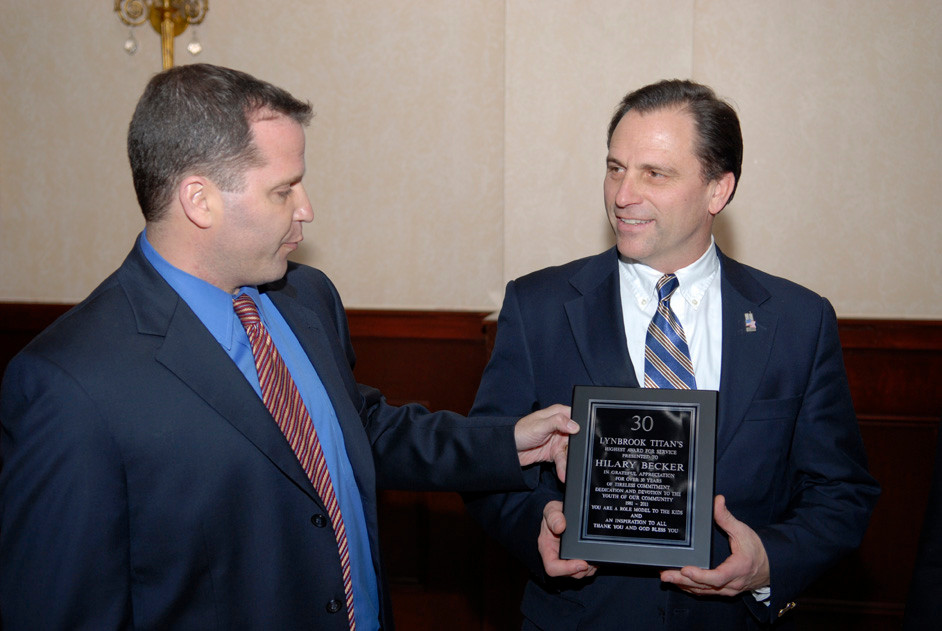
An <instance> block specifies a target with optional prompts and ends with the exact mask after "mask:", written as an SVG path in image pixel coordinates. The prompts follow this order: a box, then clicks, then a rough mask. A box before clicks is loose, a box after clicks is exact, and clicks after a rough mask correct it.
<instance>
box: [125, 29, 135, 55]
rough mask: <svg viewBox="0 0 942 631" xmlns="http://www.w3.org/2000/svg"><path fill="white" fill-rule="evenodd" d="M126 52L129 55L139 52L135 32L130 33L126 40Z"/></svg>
mask: <svg viewBox="0 0 942 631" xmlns="http://www.w3.org/2000/svg"><path fill="white" fill-rule="evenodd" d="M124 52H126V53H127V54H129V55H133V54H134V53H136V52H137V40H136V39H134V31H128V38H127V39H126V40H124Z"/></svg>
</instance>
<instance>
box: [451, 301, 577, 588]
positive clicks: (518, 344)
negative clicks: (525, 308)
mask: <svg viewBox="0 0 942 631" xmlns="http://www.w3.org/2000/svg"><path fill="white" fill-rule="evenodd" d="M552 403H566V404H567V405H568V404H569V402H568V401H565V402H564V401H558V402H557V401H541V400H540V398H539V395H538V392H537V384H536V380H535V376H534V371H533V360H532V357H531V354H530V348H529V345H528V343H527V335H526V330H525V323H524V319H523V318H522V317H521V313H520V307H519V302H518V300H517V292H516V284H515V283H514V282H510V283H509V284H508V285H507V290H506V293H505V296H504V304H503V306H502V307H501V310H500V317H499V319H498V325H497V338H496V340H495V342H494V350H493V352H492V354H491V359H490V361H489V362H488V365H487V368H486V369H485V371H484V375H483V377H482V378H481V385H480V387H479V388H478V393H477V397H476V398H475V401H474V407H473V409H472V410H471V416H472V417H475V418H478V417H480V418H485V417H487V416H490V415H499V414H505V415H517V416H519V415H524V414H528V413H530V412H532V411H534V410H537V409H539V408H542V407H546V406H548V405H551V404H552ZM531 469H532V470H533V471H532V472H529V473H530V474H531V475H537V474H538V475H539V484H538V485H537V487H536V488H535V489H534V490H533V491H530V492H515V493H502V494H489V495H485V494H473V495H471V494H468V495H466V496H465V502H466V506H467V508H468V511H469V512H470V513H471V515H472V516H473V517H474V518H475V519H476V520H477V521H478V522H479V523H480V524H481V526H482V527H483V528H484V530H485V531H486V532H487V533H488V534H490V535H491V536H492V537H494V538H495V539H497V541H499V542H500V543H502V544H503V545H504V546H505V547H506V548H507V549H508V550H511V551H513V553H514V554H516V555H517V556H518V558H520V560H521V561H523V562H524V564H525V565H526V567H527V569H529V570H530V572H531V574H533V575H534V576H536V577H543V576H544V573H543V561H542V559H541V558H540V554H539V551H538V550H537V537H538V536H539V533H540V524H541V522H542V518H543V509H544V507H545V506H546V504H547V503H548V502H550V501H553V500H560V501H561V500H562V499H563V491H562V487H561V485H560V484H559V483H558V482H557V478H556V473H555V470H554V469H553V468H552V467H551V466H549V465H545V464H541V465H534V466H533V467H531Z"/></svg>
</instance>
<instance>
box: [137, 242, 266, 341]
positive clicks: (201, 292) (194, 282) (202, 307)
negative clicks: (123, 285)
mask: <svg viewBox="0 0 942 631" xmlns="http://www.w3.org/2000/svg"><path fill="white" fill-rule="evenodd" d="M141 250H143V252H144V256H145V257H146V258H147V260H148V261H149V262H150V264H151V265H153V266H154V269H156V270H157V273H158V274H160V275H161V276H162V277H163V279H164V280H166V281H167V283H168V284H169V285H170V286H171V287H172V288H173V290H174V291H175V292H177V294H178V295H179V296H180V298H182V299H183V301H184V302H185V303H186V304H187V306H188V307H190V309H191V310H192V311H193V313H195V314H196V317H198V318H199V319H200V322H202V323H203V326H205V327H206V328H207V329H208V330H209V332H210V333H211V334H212V336H213V337H214V338H216V340H217V341H218V342H219V343H220V344H221V345H222V347H223V348H225V349H226V350H227V351H228V350H229V349H231V348H232V345H233V343H234V340H235V337H234V336H233V332H234V331H235V327H236V326H238V325H239V324H240V323H239V320H238V318H237V317H236V315H235V311H234V310H233V308H232V299H233V298H235V297H237V296H238V295H239V294H243V293H245V294H248V295H249V296H251V297H252V300H254V301H255V304H256V305H259V313H262V310H261V306H260V302H261V301H260V300H259V293H258V289H256V288H255V287H242V288H240V289H239V291H237V292H236V293H235V294H233V295H230V294H229V293H228V292H226V291H223V290H222V289H219V288H218V287H216V286H215V285H212V284H210V283H208V282H206V281H205V280H203V279H201V278H197V277H196V276H193V275H192V274H188V273H187V272H184V271H183V270H181V269H180V268H178V267H174V266H173V265H172V264H171V263H169V262H168V261H167V259H165V258H164V257H162V256H161V255H160V253H159V252H157V250H155V249H154V246H152V245H151V244H150V242H149V241H148V240H147V231H146V230H145V231H144V233H143V234H142V235H141Z"/></svg>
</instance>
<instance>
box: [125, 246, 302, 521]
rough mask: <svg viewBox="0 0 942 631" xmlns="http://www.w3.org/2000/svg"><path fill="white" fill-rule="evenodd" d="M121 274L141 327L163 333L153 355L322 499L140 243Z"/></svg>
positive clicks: (258, 402) (251, 394)
mask: <svg viewBox="0 0 942 631" xmlns="http://www.w3.org/2000/svg"><path fill="white" fill-rule="evenodd" d="M119 275H120V277H121V282H122V286H123V287H124V289H125V292H126V294H127V296H128V301H129V303H130V304H131V307H132V308H133V309H134V312H135V317H136V318H137V324H138V331H139V332H140V333H141V334H143V335H157V336H162V337H163V338H164V340H163V343H162V344H161V345H160V347H159V348H158V349H157V351H156V353H155V359H156V360H157V361H158V362H160V363H161V364H163V365H164V366H165V367H166V368H167V369H168V370H170V371H171V372H172V373H173V374H175V375H176V376H177V377H178V378H179V379H180V381H181V382H182V383H183V384H184V385H185V386H186V387H188V388H190V389H191V390H192V391H193V392H195V393H196V394H197V395H198V396H199V397H200V398H201V399H203V400H204V401H205V402H206V403H207V404H208V405H210V406H211V407H212V408H213V409H214V410H216V412H218V413H219V414H220V415H221V416H222V417H223V418H225V419H226V420H227V421H228V422H229V423H230V424H231V425H232V426H233V427H235V429H236V430H238V431H239V432H240V433H241V434H242V435H243V436H245V437H246V439H248V440H249V441H250V442H251V443H252V444H253V445H255V446H256V447H257V448H258V449H259V451H261V452H262V453H263V454H264V455H265V456H266V457H267V458H268V459H269V460H270V461H271V462H272V463H273V464H274V465H275V466H277V467H278V468H279V469H280V470H281V471H282V472H283V473H284V474H285V475H286V476H287V477H288V478H290V479H291V480H292V481H293V482H294V483H295V484H296V485H297V486H298V488H300V489H301V490H302V491H304V492H305V493H306V494H307V495H309V496H310V497H311V498H313V499H314V500H315V501H317V502H318V503H320V498H318V497H317V494H316V493H315V492H314V487H313V486H312V485H311V482H310V480H308V478H307V475H306V474H305V473H304V470H303V469H302V468H301V465H300V464H299V463H298V460H297V457H296V456H295V454H294V451H292V449H291V446H290V445H289V444H288V442H287V440H285V437H284V434H282V433H281V430H280V429H279V428H278V425H277V424H276V423H275V422H274V420H273V419H272V417H271V413H269V411H268V409H267V408H266V407H265V404H264V403H263V402H262V400H261V399H259V397H258V395H257V394H255V390H254V389H253V388H252V386H251V385H249V383H248V381H247V380H246V379H245V376H244V375H243V374H242V372H241V371H240V370H239V369H238V367H237V366H236V365H235V363H233V361H232V360H231V359H230V358H229V356H228V355H227V354H226V352H225V351H224V350H223V349H222V347H220V346H219V343H218V342H217V341H216V340H215V339H214V338H213V336H212V335H211V334H210V333H209V331H207V330H206V327H204V326H203V323H202V322H200V320H199V318H197V317H196V314H194V313H193V311H192V310H191V309H190V308H189V307H188V306H187V305H186V303H185V302H184V301H183V300H182V299H181V298H180V297H179V296H178V295H177V293H176V292H175V291H173V289H172V288H171V287H170V285H168V284H167V282H166V281H165V280H164V279H163V278H162V277H161V276H160V274H158V273H157V271H156V270H154V268H153V267H152V266H151V265H150V263H148V262H147V260H146V258H145V257H144V255H143V253H141V252H140V249H139V246H136V247H135V249H134V250H132V252H131V254H130V255H129V256H128V259H127V260H126V261H125V263H124V265H122V267H121V270H120V272H119Z"/></svg>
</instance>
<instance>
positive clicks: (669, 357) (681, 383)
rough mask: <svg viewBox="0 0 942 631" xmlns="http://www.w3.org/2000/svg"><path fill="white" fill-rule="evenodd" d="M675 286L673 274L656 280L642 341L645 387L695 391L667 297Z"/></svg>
mask: <svg viewBox="0 0 942 631" xmlns="http://www.w3.org/2000/svg"><path fill="white" fill-rule="evenodd" d="M679 284H680V282H679V281H678V280H677V277H676V276H674V275H673V274H664V276H661V278H660V280H658V281H657V297H658V303H657V313H655V314H654V319H652V320H651V324H650V325H648V335H647V337H646V338H645V341H644V387H645V388H674V389H677V390H695V389H696V388H697V382H696V380H695V379H694V376H693V363H692V362H691V361H690V349H688V348H687V338H686V336H685V335H684V328H683V327H682V326H680V321H679V320H678V319H677V316H675V315H674V312H673V311H671V295H672V294H673V293H674V290H676V289H677V286H678V285H679Z"/></svg>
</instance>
